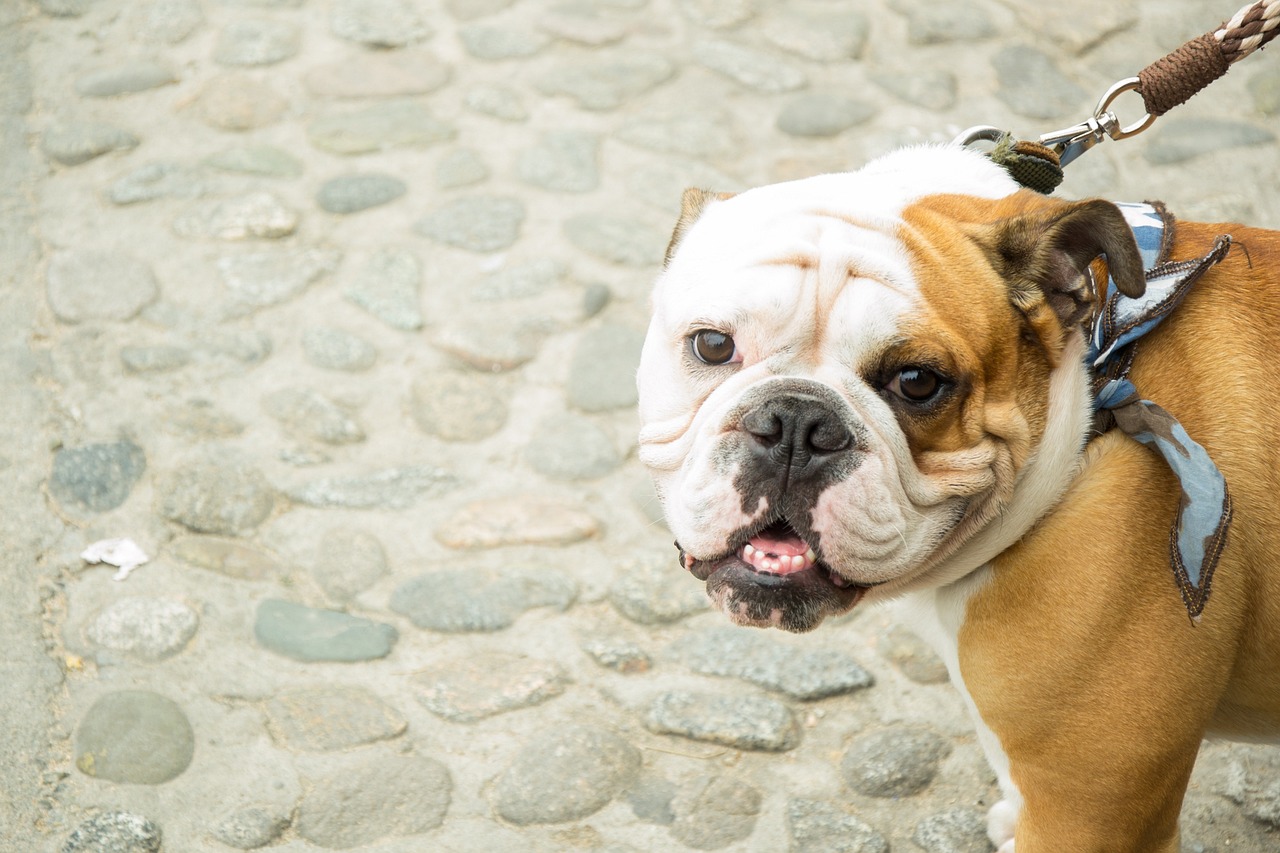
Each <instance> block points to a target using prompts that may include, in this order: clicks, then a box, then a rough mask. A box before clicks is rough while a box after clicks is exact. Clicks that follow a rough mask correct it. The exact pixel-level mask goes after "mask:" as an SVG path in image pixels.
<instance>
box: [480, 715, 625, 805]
mask: <svg viewBox="0 0 1280 853" xmlns="http://www.w3.org/2000/svg"><path fill="white" fill-rule="evenodd" d="M640 763H641V762H640V752H639V750H637V749H636V748H635V747H633V746H632V745H631V744H629V743H627V742H626V741H625V740H623V739H622V738H620V737H618V736H617V735H615V734H614V733H612V732H610V731H606V730H605V729H601V728H597V727H595V726H583V725H574V726H567V727H562V728H556V729H552V730H549V731H545V732H542V733H540V734H538V735H536V736H535V737H534V738H533V740H532V742H531V743H530V744H529V745H528V746H526V747H525V748H524V749H522V750H521V751H520V753H519V754H518V755H517V756H516V759H515V761H514V762H513V763H512V765H511V766H510V767H509V768H507V770H506V772H505V773H503V774H502V776H500V777H499V778H498V782H497V785H496V786H495V787H494V804H495V806H496V808H497V810H498V814H500V815H502V817H503V818H504V819H506V820H509V821H511V822H512V823H514V824H516V825H518V826H525V825H528V824H540V823H564V822H567V821H571V820H580V819H581V818H584V817H586V816H588V815H591V814H595V813H596V812H598V811H599V810H600V809H602V808H604V807H605V806H606V805H607V804H608V803H609V801H610V800H612V799H613V798H614V797H615V796H617V795H618V794H620V793H621V792H622V791H623V790H625V789H626V788H627V787H628V785H629V784H630V783H631V781H632V780H633V779H634V778H635V777H636V776H637V775H638V773H639V772H640Z"/></svg>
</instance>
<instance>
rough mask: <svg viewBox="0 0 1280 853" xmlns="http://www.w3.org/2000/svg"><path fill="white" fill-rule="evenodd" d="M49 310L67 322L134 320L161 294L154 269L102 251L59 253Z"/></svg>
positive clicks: (52, 264) (54, 263) (52, 275)
mask: <svg viewBox="0 0 1280 853" xmlns="http://www.w3.org/2000/svg"><path fill="white" fill-rule="evenodd" d="M46 292H47V295H48V298H49V307H50V308H51V309H53V313H54V315H55V316H56V317H57V318H58V319H59V320H61V321H62V322H64V323H82V322H84V321H86V320H130V319H132V318H133V317H134V316H136V315H137V313H138V312H139V311H141V310H142V309H143V308H145V307H146V306H148V305H150V304H151V303H152V302H154V301H155V299H156V297H157V296H158V295H159V288H158V287H157V286H156V280H155V276H153V275H152V274H151V267H150V266H148V265H147V264H146V263H145V262H143V261H140V260H138V259H137V258H135V257H133V256H132V255H126V254H124V253H123V252H110V251H105V250H99V249H71V250H68V251H63V252H57V253H55V254H54V256H53V260H51V261H50V262H49V271H48V278H47V291H46Z"/></svg>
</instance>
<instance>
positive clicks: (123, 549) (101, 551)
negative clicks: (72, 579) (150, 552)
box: [80, 539, 151, 581]
mask: <svg viewBox="0 0 1280 853" xmlns="http://www.w3.org/2000/svg"><path fill="white" fill-rule="evenodd" d="M80 559H82V560H84V561H85V562H86V563H92V564H94V565H96V564H98V563H106V564H107V565H109V566H116V567H118V568H119V569H120V571H118V572H116V573H115V574H114V575H112V578H111V579H112V580H117V581H122V580H124V579H125V578H127V577H129V572H131V571H133V570H134V569H136V568H138V566H141V565H142V564H143V563H145V562H147V561H148V560H150V559H151V558H150V557H148V556H147V555H146V553H145V552H143V550H142V549H141V548H139V547H138V543H137V542H134V541H133V540H132V539H103V540H101V541H100V542H94V543H93V544H92V545H90V546H89V547H88V548H85V549H84V551H83V552H82V553H81V554H80Z"/></svg>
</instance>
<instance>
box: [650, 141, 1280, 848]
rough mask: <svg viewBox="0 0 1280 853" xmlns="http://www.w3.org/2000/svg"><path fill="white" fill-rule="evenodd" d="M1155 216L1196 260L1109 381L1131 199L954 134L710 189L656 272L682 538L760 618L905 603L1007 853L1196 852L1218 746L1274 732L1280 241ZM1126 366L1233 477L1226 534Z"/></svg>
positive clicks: (1175, 252) (665, 466)
mask: <svg viewBox="0 0 1280 853" xmlns="http://www.w3.org/2000/svg"><path fill="white" fill-rule="evenodd" d="M1157 212H1158V213H1159V215H1160V216H1161V217H1162V218H1163V226H1164V227H1163V229H1162V230H1161V231H1160V234H1161V235H1162V237H1161V245H1160V246H1159V254H1160V260H1159V264H1160V269H1159V270H1157V271H1156V272H1157V273H1160V272H1161V271H1164V272H1169V271H1170V270H1171V271H1173V272H1176V273H1179V274H1185V271H1186V270H1189V269H1191V268H1192V267H1195V268H1196V270H1198V272H1197V273H1196V275H1197V276H1198V278H1199V280H1198V281H1197V282H1196V283H1195V286H1194V288H1191V289H1190V290H1189V291H1187V292H1185V293H1180V294H1179V298H1180V299H1181V304H1180V305H1179V306H1178V307H1177V309H1176V310H1175V311H1173V312H1172V313H1171V314H1169V315H1168V317H1167V318H1166V319H1165V320H1164V322H1162V323H1161V324H1160V325H1159V326H1158V327H1157V328H1155V329H1154V330H1152V331H1151V332H1150V333H1149V334H1148V335H1146V337H1144V338H1143V339H1142V340H1140V341H1139V342H1138V343H1136V344H1134V345H1133V346H1129V347H1127V348H1126V349H1125V350H1124V351H1123V353H1122V354H1123V355H1124V359H1123V360H1122V363H1121V364H1119V366H1118V368H1117V367H1114V366H1113V367H1110V368H1108V370H1107V371H1104V372H1102V374H1101V375H1100V372H1099V369H1098V367H1097V363H1096V362H1094V361H1091V360H1090V359H1092V358H1093V357H1094V355H1095V352H1094V350H1095V349H1096V347H1097V345H1098V340H1096V339H1095V335H1094V331H1095V330H1096V329H1100V328H1103V327H1104V326H1106V325H1107V323H1111V324H1112V325H1115V324H1116V320H1115V318H1114V317H1111V318H1110V319H1109V320H1107V323H1102V324H1099V323H1098V322H1097V321H1098V319H1099V317H1100V316H1101V315H1102V313H1103V312H1105V311H1109V310H1113V308H1114V306H1113V305H1112V303H1114V302H1115V301H1116V300H1117V299H1119V298H1120V297H1123V298H1124V299H1128V300H1136V301H1141V300H1142V299H1143V298H1144V294H1149V293H1150V290H1149V288H1148V279H1149V278H1150V275H1149V271H1147V270H1145V269H1144V266H1145V265H1144V263H1143V257H1142V255H1141V254H1140V251H1139V247H1138V245H1137V238H1136V237H1135V230H1134V228H1133V223H1132V222H1131V221H1130V220H1131V217H1130V216H1128V215H1127V214H1126V213H1125V212H1123V211H1122V210H1121V209H1120V208H1119V207H1117V206H1116V205H1114V204H1112V203H1110V202H1106V201H1101V200H1089V201H1079V202H1070V201H1063V200H1059V199H1054V198H1048V197H1045V196H1041V195H1038V194H1036V193H1034V192H1031V191H1029V190H1023V189H1020V188H1019V186H1018V185H1017V184H1016V183H1015V182H1014V181H1013V180H1012V179H1010V178H1009V177H1008V175H1007V174H1006V173H1005V172H1004V171H1003V170H1002V169H1001V168H1000V167H998V166H996V165H994V164H993V163H992V162H991V161H990V160H989V159H988V158H987V157H985V156H983V155H981V154H980V153H977V152H974V151H972V150H968V149H964V148H960V147H958V146H926V147H919V148H913V149H905V150H902V151H899V152H896V153H893V154H890V155H888V156H885V157H883V158H881V159H879V160H876V161H874V162H872V163H870V164H869V165H867V166H865V167H864V168H862V169H861V170H859V171H856V172H852V173H844V174H830V175H822V176H818V177H813V178H809V179H805V180H799V181H793V182H789V183H782V184H776V185H771V186H765V187H761V188H757V189H752V190H749V191H747V192H744V193H741V194H738V195H733V196H729V195H718V194H713V193H708V192H703V191H697V190H690V191H688V192H686V193H685V196H684V200H683V212H682V215H681V217H680V221H679V223H678V225H677V226H676V229H675V233H674V235H673V237H672V240H671V245H670V247H669V249H668V253H667V261H666V264H665V266H664V269H663V271H662V273H661V275H660V276H659V278H658V280H657V282H656V286H655V290H654V295H653V305H652V309H653V316H652V323H651V325H650V327H649V331H648V336H647V338H646V341H645V344H644V349H643V354H642V357H641V363H640V368H639V372H638V382H639V390H640V418H641V432H640V459H641V461H642V462H643V463H644V465H645V466H646V467H647V468H648V469H649V470H650V471H651V472H652V474H653V476H654V480H655V483H656V487H657V491H658V494H659V497H660V499H661V501H662V503H663V506H664V511H665V514H666V518H667V521H668V523H669V526H670V528H671V530H672V532H673V533H674V534H675V537H676V540H677V547H679V548H680V559H681V561H682V564H683V565H684V566H685V567H686V568H687V569H688V570H689V572H690V573H691V574H693V575H694V577H696V578H697V579H698V580H702V581H705V582H706V588H707V594H708V595H709V596H710V598H711V599H712V600H713V601H714V602H715V604H716V605H718V607H719V608H720V609H722V610H723V611H724V612H725V613H726V614H727V615H728V616H729V618H730V619H732V620H733V621H734V622H736V623H738V624H741V625H751V626H762V627H764V626H771V627H778V628H782V629H785V630H789V631H808V630H810V629H813V628H815V627H817V625H818V624H819V623H820V622H821V621H822V620H823V619H824V618H825V617H827V616H833V615H837V614H841V613H844V612H846V611H848V610H849V609H850V608H853V607H855V606H859V605H865V604H869V603H872V602H883V601H887V600H890V599H900V600H901V602H902V607H903V608H904V610H905V612H906V613H907V616H908V618H909V624H910V625H911V627H912V628H914V629H915V630H916V631H918V632H920V633H921V634H922V635H924V636H925V638H926V639H927V640H928V641H930V642H931V643H932V644H933V645H934V646H935V648H936V649H937V650H938V652H939V654H940V655H941V656H942V658H943V660H944V661H945V662H946V665H947V667H948V669H949V671H950V674H951V678H952V680H953V682H954V684H955V686H956V687H957V688H958V689H959V690H960V691H961V692H962V694H963V696H964V698H965V701H966V704H967V705H968V707H969V708H970V710H971V712H972V715H973V718H974V722H975V723H976V725H977V730H978V738H979V740H980V742H981V744H982V746H983V748H984V750H985V752H986V755H987V757H988V759H989V761H990V763H991V766H992V768H993V769H994V771H995V773H996V776H997V778H998V780H999V785H1000V788H1001V791H1002V793H1003V800H1002V801H1001V802H1000V803H998V804H997V805H996V806H995V807H993V808H992V809H991V812H990V814H989V817H988V829H989V833H990V836H991V840H992V842H993V843H994V844H995V845H996V846H997V847H998V849H999V851H1000V853H1010V851H1013V850H1014V848H1015V844H1016V849H1017V853H1064V851H1070V853H1089V851H1095V853H1126V851H1144V853H1147V852H1148V851H1160V853H1176V851H1177V850H1178V848H1179V842H1178V814H1179V810H1180V806H1181V802H1182V799H1183V795H1184V792H1185V789H1186V786H1187V782H1188V778H1189V775H1190V773H1191V769H1192V764H1193V763H1194V761H1195V758H1196V754H1197V750H1198V747H1199V745H1200V742H1201V739H1202V738H1204V737H1205V736H1206V735H1207V734H1213V735H1223V736H1227V737H1232V738H1236V739H1250V740H1274V739H1275V738H1276V737H1277V735H1278V734H1280V444H1278V443H1277V436H1280V382H1276V381H1274V380H1275V365H1276V359H1277V356H1278V354H1280V233H1276V232H1271V231H1265V230H1258V229H1251V228H1246V227H1243V226H1240V225H1234V224H1233V225H1221V224H1218V225H1206V224H1196V223H1190V222H1177V223H1176V224H1175V223H1174V222H1173V221H1172V218H1171V217H1169V216H1167V215H1165V214H1164V213H1163V211H1160V210H1157ZM1206 252H1208V253H1209V255H1206ZM1181 261H1185V263H1179V262H1181ZM1197 265H1198V266H1197ZM1156 301H1162V302H1165V301H1168V300H1167V299H1166V298H1165V297H1164V296H1161V298H1160V300H1156ZM1110 380H1117V381H1129V382H1131V383H1132V387H1135V388H1136V389H1137V390H1138V392H1139V393H1140V395H1141V398H1142V400H1143V401H1147V400H1149V401H1153V402H1154V403H1156V404H1158V407H1159V409H1160V410H1161V411H1163V412H1165V413H1167V414H1168V415H1170V416H1171V417H1170V420H1172V422H1173V423H1174V424H1175V425H1176V426H1177V428H1178V429H1179V430H1182V431H1183V432H1184V433H1185V435H1187V436H1190V437H1191V438H1192V440H1193V441H1194V442H1195V443H1197V447H1198V448H1200V455H1201V456H1206V455H1207V458H1208V459H1210V460H1211V463H1210V466H1209V467H1210V468H1212V469H1214V471H1216V472H1217V473H1220V474H1221V477H1222V478H1223V479H1224V481H1225V483H1227V484H1229V489H1230V497H1229V498H1228V497H1227V494H1226V490H1225V488H1224V489H1222V490H1221V491H1222V494H1221V495H1220V497H1221V498H1222V502H1221V507H1220V508H1219V509H1220V515H1219V516H1217V517H1216V524H1217V526H1216V527H1214V528H1213V533H1212V535H1209V534H1204V535H1200V534H1196V535H1190V534H1187V533H1185V532H1184V533H1182V534H1180V533H1179V528H1178V526H1177V524H1174V525H1172V526H1171V521H1175V522H1179V523H1180V520H1181V518H1182V513H1183V511H1184V510H1187V508H1188V506H1190V505H1192V504H1195V503H1196V502H1199V501H1201V498H1202V497H1203V495H1200V496H1197V494H1198V493H1197V492H1196V490H1195V487H1194V485H1193V486H1188V485H1187V483H1185V482H1182V481H1180V479H1179V478H1178V476H1177V475H1176V474H1175V471H1176V469H1177V467H1178V465H1179V464H1180V462H1179V454H1182V455H1186V451H1185V450H1183V449H1179V450H1178V452H1176V453H1174V454H1172V455H1171V456H1170V457H1169V458H1168V459H1166V458H1164V457H1162V455H1161V454H1160V453H1158V452H1157V451H1156V449H1155V448H1154V445H1153V443H1152V441H1151V439H1152V432H1153V429H1147V430H1146V431H1145V432H1144V431H1143V430H1142V429H1132V428H1131V429H1129V431H1125V430H1122V429H1120V428H1118V426H1117V423H1118V422H1120V421H1122V420H1123V419H1122V418H1121V413H1120V410H1119V409H1117V411H1116V413H1115V417H1112V418H1107V417H1106V416H1105V415H1106V412H1105V411H1104V412H1101V413H1099V411H1097V410H1096V405H1097V404H1096V402H1095V401H1096V400H1097V399H1098V389H1099V385H1100V384H1101V383H1104V382H1107V381H1110ZM1135 399H1136V398H1135ZM1130 402H1134V401H1133V400H1131V401H1130ZM1154 431H1155V432H1160V430H1154ZM1173 432H1177V430H1171V431H1170V433H1169V434H1172V433H1173ZM1179 434H1183V433H1179ZM1140 439H1142V440H1140ZM1144 440H1145V443H1144ZM1211 503H1212V502H1211ZM1217 506H1218V505H1217V504H1213V505H1211V506H1210V510H1211V512H1210V515H1211V516H1212V515H1213V513H1215V512H1219V509H1215V507H1217ZM1212 520H1213V519H1211V521H1212ZM1228 520H1229V521H1230V524H1229V528H1228V526H1227V521H1228ZM1192 533H1194V528H1193V529H1192ZM1180 536H1182V537H1183V538H1189V539H1191V540H1197V541H1198V544H1197V541H1192V542H1191V543H1190V545H1186V543H1185V542H1184V543H1183V544H1182V545H1179V541H1180V539H1179V537H1180ZM1188 547H1189V548H1191V549H1192V550H1193V551H1195V554H1196V559H1198V560H1200V562H1199V563H1198V564H1197V565H1195V566H1188V565H1184V564H1183V559H1182V558H1183V557H1185V556H1186V554H1185V550H1186V548H1188ZM1180 548H1181V549H1182V550H1180ZM1210 584H1211V585H1212V596H1211V597H1210V596H1209V591H1210Z"/></svg>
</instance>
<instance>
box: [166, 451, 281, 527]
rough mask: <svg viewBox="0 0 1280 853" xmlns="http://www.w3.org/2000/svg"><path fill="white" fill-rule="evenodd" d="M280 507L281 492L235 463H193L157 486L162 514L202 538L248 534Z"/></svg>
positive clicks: (224, 460) (255, 472)
mask: <svg viewBox="0 0 1280 853" xmlns="http://www.w3.org/2000/svg"><path fill="white" fill-rule="evenodd" d="M274 508H275V493H274V492H273V491H272V489H271V486H269V485H268V484H267V481H266V480H265V479H264V478H263V476H262V474H261V473H260V472H259V471H258V470H257V469H256V468H253V467H251V466H249V465H247V464H245V463H243V462H240V461H238V460H234V459H228V458H217V457H210V458H207V459H203V460H199V461H195V462H190V463H188V464H186V465H183V466H181V467H180V468H178V469H177V470H175V471H173V472H171V473H170V474H168V475H167V476H165V477H163V478H162V479H161V481H160V482H159V483H158V484H157V486H156V511H157V512H159V514H160V515H161V516H163V517H164V518H167V519H169V520H170V521H176V522H178V523H179V524H182V525H184V526H186V527H189V528H190V529H192V530H194V531H196V532H197V533H222V534H226V535H230V536H237V535H240V534H243V533H248V532H250V531H252V530H253V529H254V528H256V527H257V526H258V525H259V524H261V523H262V522H263V521H265V520H266V519H267V516H268V515H270V514H271V511H272V510H273V509H274Z"/></svg>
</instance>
